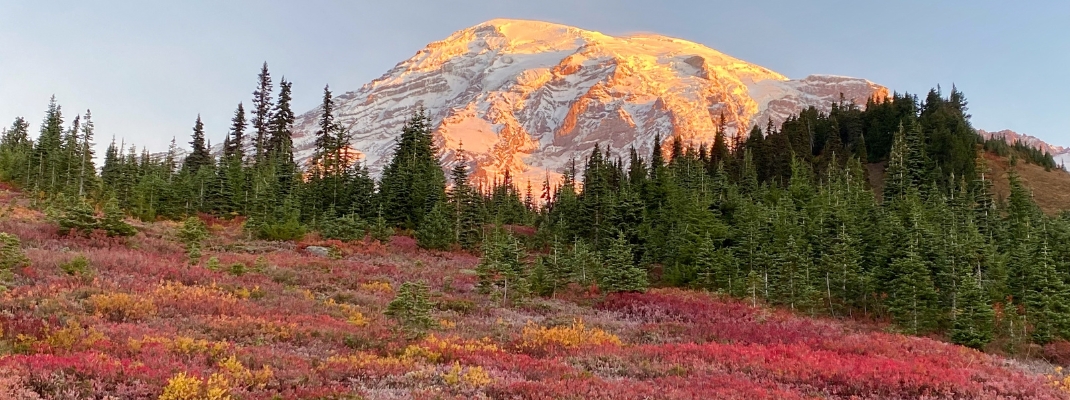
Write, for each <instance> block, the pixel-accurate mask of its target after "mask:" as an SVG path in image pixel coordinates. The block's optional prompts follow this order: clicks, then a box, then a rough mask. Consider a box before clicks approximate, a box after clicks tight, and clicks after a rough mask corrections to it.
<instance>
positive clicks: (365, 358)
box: [327, 353, 412, 369]
mask: <svg viewBox="0 0 1070 400" xmlns="http://www.w3.org/2000/svg"><path fill="white" fill-rule="evenodd" d="M327 364H334V365H344V366H347V367H352V368H355V369H365V368H371V369H384V368H400V367H405V368H408V367H411V366H412V360H411V359H405V358H394V357H379V356H377V355H375V354H371V353H358V354H356V355H349V356H331V357H330V358H328V359H327Z"/></svg>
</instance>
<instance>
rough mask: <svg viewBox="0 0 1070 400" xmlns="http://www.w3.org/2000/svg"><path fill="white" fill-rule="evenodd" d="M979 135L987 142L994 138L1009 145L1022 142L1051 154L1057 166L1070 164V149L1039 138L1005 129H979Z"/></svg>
mask: <svg viewBox="0 0 1070 400" xmlns="http://www.w3.org/2000/svg"><path fill="white" fill-rule="evenodd" d="M977 134H979V135H981V137H983V138H985V139H986V140H987V139H993V138H1002V139H1003V140H1004V141H1006V142H1007V143H1014V142H1019V141H1020V142H1022V143H1023V144H1025V145H1028V146H1031V147H1035V148H1038V149H1040V150H1042V151H1046V152H1048V153H1051V155H1052V157H1054V158H1055V163H1056V164H1059V165H1066V164H1070V148H1068V147H1062V146H1055V145H1052V144H1048V143H1047V142H1045V141H1043V140H1040V138H1037V137H1035V136H1029V135H1025V134H1021V133H1018V132H1015V131H1012V130H1009V129H1004V130H1002V131H998V132H988V131H985V130H983V129H978V130H977Z"/></svg>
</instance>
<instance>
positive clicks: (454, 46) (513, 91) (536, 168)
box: [295, 20, 888, 182]
mask: <svg viewBox="0 0 1070 400" xmlns="http://www.w3.org/2000/svg"><path fill="white" fill-rule="evenodd" d="M887 95H888V89H887V88H885V87H883V86H880V85H877V84H875V83H873V82H869V81H867V80H864V79H857V78H848V77H840V76H829V75H812V76H809V77H806V78H803V79H799V80H791V79H788V78H787V77H785V76H783V75H781V74H778V73H776V72H774V71H771V70H769V69H767V68H764V67H761V66H758V65H754V64H751V63H747V62H745V61H742V60H739V59H736V58H733V57H730V56H728V55H725V54H722V53H720V52H717V51H716V50H713V49H710V48H708V47H705V46H703V45H700V44H697V43H693V42H689V41H685V40H681V39H675V38H670V37H665V36H659V35H652V34H639V35H630V36H622V37H613V36H607V35H604V34H601V33H598V32H593V31H586V30H582V29H578V28H573V27H569V26H563V25H557V24H552V23H544V22H535V21H521V20H493V21H489V22H486V23H483V24H480V25H477V26H474V27H471V28H468V29H464V30H461V31H458V32H456V33H454V34H452V35H450V37H448V38H446V39H445V40H442V41H439V42H434V43H431V44H429V45H427V47H425V48H424V49H422V50H420V51H418V52H417V53H416V55H414V56H413V57H412V58H409V59H408V60H405V61H402V62H401V63H399V64H398V65H397V66H395V67H394V68H393V69H391V70H389V71H387V72H386V73H385V74H384V75H383V76H382V77H380V78H378V79H376V80H374V81H372V82H370V83H368V84H366V85H364V86H363V87H362V88H360V89H359V90H356V91H353V92H348V93H345V94H342V95H339V96H338V97H337V98H336V104H337V113H336V117H337V121H338V122H339V123H341V124H342V125H343V126H344V127H345V128H347V129H349V130H350V131H351V133H352V134H353V143H352V146H353V147H354V148H355V149H356V150H357V151H359V152H360V153H361V154H362V156H363V158H364V162H365V163H367V164H368V165H369V167H370V169H371V171H372V173H373V174H374V175H378V174H379V172H380V171H381V170H382V169H383V167H384V166H385V165H386V164H387V163H388V162H389V159H390V155H391V154H392V152H393V147H394V143H395V138H396V137H397V136H398V135H399V134H400V132H401V128H402V125H403V124H404V122H405V121H406V119H408V118H409V117H410V115H411V114H412V113H413V112H414V111H415V110H417V109H418V108H420V107H423V109H425V110H426V112H427V114H428V115H429V117H430V119H431V122H432V125H433V126H435V127H436V130H435V138H436V143H437V145H438V147H439V149H440V151H441V157H442V161H443V162H444V163H445V164H446V165H449V164H451V163H452V162H453V161H454V160H455V159H456V156H457V154H458V152H459V151H461V150H462V149H463V151H464V152H465V153H466V154H467V155H468V157H469V158H470V159H471V160H472V163H473V167H475V176H476V177H477V178H479V177H482V178H487V179H491V178H493V177H496V176H499V175H500V174H502V173H504V172H505V171H506V170H509V171H511V172H512V174H513V175H514V177H519V179H524V178H527V179H531V180H535V181H541V180H542V179H543V178H544V177H545V176H547V175H550V176H551V177H552V176H555V175H556V173H557V172H558V171H560V170H562V169H563V168H564V167H565V166H566V165H567V164H568V162H569V160H570V159H572V158H576V159H577V160H580V161H582V159H583V157H585V156H586V155H587V154H589V153H590V151H591V149H592V147H593V146H594V145H595V144H596V143H598V144H600V145H601V146H602V147H603V149H604V148H605V147H606V146H608V147H609V149H610V151H611V152H612V153H614V154H619V155H626V154H627V151H628V149H629V147H635V148H636V149H638V150H639V151H640V152H641V154H644V155H648V154H649V153H650V150H651V148H650V146H651V142H652V141H653V138H654V136H655V135H656V134H660V135H661V136H662V137H663V138H666V141H668V139H667V138H669V137H671V136H679V137H681V138H683V139H685V140H686V141H689V142H705V143H711V142H712V141H713V137H714V133H715V131H716V128H715V126H716V125H717V120H719V119H720V116H721V115H722V114H723V115H724V116H725V118H726V120H727V129H726V131H727V133H728V135H729V137H732V136H734V135H736V134H737V133H740V132H742V134H746V133H747V131H748V130H749V128H750V127H751V126H752V125H754V124H759V125H761V126H763V127H764V125H765V124H766V121H767V120H772V121H773V123H774V124H779V123H780V122H781V121H783V119H784V118H786V117H787V116H788V115H790V114H793V113H797V112H799V111H800V110H802V109H805V108H807V107H811V106H813V107H817V108H819V109H822V110H825V111H827V110H828V109H829V108H830V106H831V104H832V103H833V102H836V101H840V100H841V98H842V99H845V100H847V101H853V102H855V103H857V104H859V105H862V106H864V105H865V103H866V101H867V99H868V98H870V97H872V96H882V97H883V96H887ZM319 115H320V111H319V110H312V111H309V112H307V113H305V114H304V115H301V116H300V117H299V118H298V121H297V126H296V132H295V146H296V150H297V157H298V158H299V159H301V160H306V159H308V157H310V155H311V153H312V143H313V134H314V132H315V131H316V120H317V118H318V117H319ZM518 182H521V181H520V180H518Z"/></svg>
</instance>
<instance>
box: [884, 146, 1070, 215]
mask: <svg viewBox="0 0 1070 400" xmlns="http://www.w3.org/2000/svg"><path fill="white" fill-rule="evenodd" d="M985 160H987V162H988V169H989V179H991V180H992V190H993V192H994V194H995V196H996V199H997V200H998V199H1003V200H1005V199H1007V197H1008V196H1010V194H1011V185H1010V180H1009V179H1008V178H1007V171H1008V169H1009V168H1010V160H1009V159H1007V158H1004V157H1000V156H997V155H995V154H991V153H987V154H985ZM885 164H886V163H875V164H869V165H868V166H867V172H868V173H869V182H870V184H871V185H872V187H873V190H874V192H875V193H877V194H878V195H879V194H880V193H881V188H883V187H884V169H885V167H886V165H885ZM1016 168H1017V171H1018V176H1020V177H1021V178H1022V183H1023V184H1024V185H1025V186H1026V187H1027V188H1029V189H1030V190H1032V191H1033V201H1035V202H1036V203H1037V206H1039V207H1040V209H1041V210H1043V211H1044V212H1045V213H1048V214H1049V215H1055V214H1058V213H1060V212H1063V211H1070V173H1068V172H1067V171H1065V170H1061V169H1054V170H1051V171H1045V170H1044V167H1040V166H1037V165H1033V164H1029V163H1025V162H1019V163H1018V166H1017V167H1016Z"/></svg>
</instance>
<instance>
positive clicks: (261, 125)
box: [250, 61, 274, 164]
mask: <svg viewBox="0 0 1070 400" xmlns="http://www.w3.org/2000/svg"><path fill="white" fill-rule="evenodd" d="M272 90H273V86H272V84H271V73H270V72H268V65H267V62H266V61H265V62H264V65H263V67H261V68H260V75H257V86H256V90H254V91H253V110H252V114H253V118H252V120H251V121H250V123H251V125H252V127H253V130H254V131H255V134H256V137H255V138H254V140H253V147H254V148H255V152H256V153H255V155H254V160H255V163H256V164H261V163H263V162H264V161H266V159H267V155H268V140H269V138H270V137H269V135H271V130H272V129H271V128H272V126H271V125H272V124H271V120H272V115H271V114H272V111H273V109H274V105H273V104H272V102H271V100H272V99H271V92H272Z"/></svg>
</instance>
